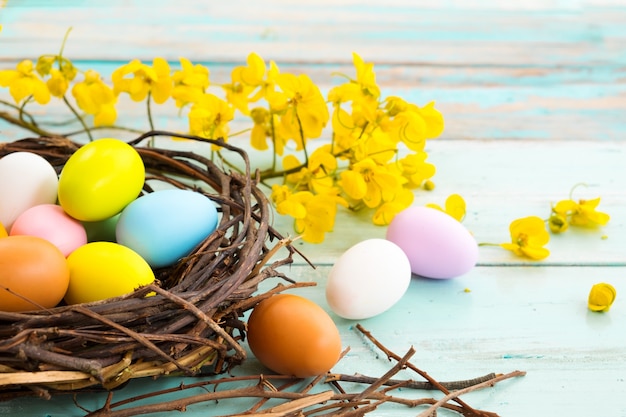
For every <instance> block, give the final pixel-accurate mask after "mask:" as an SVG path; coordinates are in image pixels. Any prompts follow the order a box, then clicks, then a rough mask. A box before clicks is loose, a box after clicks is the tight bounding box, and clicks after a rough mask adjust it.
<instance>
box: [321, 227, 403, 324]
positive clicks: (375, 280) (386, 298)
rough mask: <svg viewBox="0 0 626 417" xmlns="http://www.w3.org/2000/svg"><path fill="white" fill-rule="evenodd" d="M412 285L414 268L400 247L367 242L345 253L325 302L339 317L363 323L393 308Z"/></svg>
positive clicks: (385, 242) (330, 280)
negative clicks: (362, 320)
mask: <svg viewBox="0 0 626 417" xmlns="http://www.w3.org/2000/svg"><path fill="white" fill-rule="evenodd" d="M410 283H411V265H410V263H409V260H408V258H407V256H406V255H405V253H404V252H403V251H402V249H400V247H399V246H398V245H396V244H395V243H393V242H390V241H388V240H385V239H368V240H364V241H362V242H359V243H357V244H356V245H354V246H352V247H351V248H350V249H348V250H347V251H346V252H344V253H343V254H342V255H341V256H340V257H339V259H337V262H335V264H334V265H333V267H332V269H331V270H330V273H329V275H328V282H327V284H326V301H327V302H328V305H329V307H330V308H331V309H332V310H333V311H334V312H335V313H336V314H337V315H339V316H341V317H343V318H346V319H352V320H360V319H366V318H370V317H374V316H376V315H378V314H381V313H383V312H384V311H386V310H388V309H389V308H391V307H392V306H393V305H394V304H396V303H397V302H398V301H399V300H400V299H401V298H402V296H403V295H404V294H405V293H406V291H407V289H408V288H409V284H410Z"/></svg>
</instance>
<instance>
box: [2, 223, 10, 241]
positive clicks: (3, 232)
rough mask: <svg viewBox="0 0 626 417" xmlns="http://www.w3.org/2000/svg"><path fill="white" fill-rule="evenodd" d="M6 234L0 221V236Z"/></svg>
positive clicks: (5, 235)
mask: <svg viewBox="0 0 626 417" xmlns="http://www.w3.org/2000/svg"><path fill="white" fill-rule="evenodd" d="M8 235H9V234H8V233H7V229H5V228H4V225H3V224H2V222H0V238H3V237H7V236H8Z"/></svg>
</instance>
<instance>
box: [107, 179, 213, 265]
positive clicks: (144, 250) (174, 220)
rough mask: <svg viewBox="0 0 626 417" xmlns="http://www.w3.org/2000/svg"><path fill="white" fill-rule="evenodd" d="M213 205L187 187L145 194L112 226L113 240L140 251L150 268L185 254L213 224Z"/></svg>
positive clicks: (167, 263)
mask: <svg viewBox="0 0 626 417" xmlns="http://www.w3.org/2000/svg"><path fill="white" fill-rule="evenodd" d="M217 221H218V214H217V208H216V206H215V204H214V203H213V202H212V201H211V200H210V199H209V198H208V197H206V196H204V195H203V194H201V193H197V192H194V191H190V190H180V189H170V190H160V191H155V192H153V193H149V194H146V195H144V196H142V197H140V198H138V199H137V200H135V201H133V202H132V203H131V204H129V205H128V207H126V208H125V209H124V211H123V212H122V214H121V216H120V218H119V220H118V222H117V226H116V229H115V235H116V239H117V242H118V243H120V244H122V245H124V246H127V247H129V248H131V249H133V250H134V251H135V252H137V253H138V254H140V255H141V256H142V257H143V258H144V259H145V260H146V261H147V262H148V263H149V264H150V266H152V267H153V268H160V267H165V266H169V265H172V264H173V263H175V262H177V261H178V260H179V259H181V258H183V257H185V256H187V255H189V253H191V251H192V250H193V249H194V248H195V247H196V246H197V245H198V244H199V243H200V242H202V241H203V240H204V239H205V238H206V237H207V236H209V235H210V234H211V233H212V232H213V231H214V230H215V229H216V227H217Z"/></svg>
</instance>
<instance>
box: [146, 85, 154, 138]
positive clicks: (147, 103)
mask: <svg viewBox="0 0 626 417" xmlns="http://www.w3.org/2000/svg"><path fill="white" fill-rule="evenodd" d="M151 97H152V93H151V92H150V91H148V97H146V111H147V112H148V123H149V124H150V130H154V121H153V120H152V107H151V106H150V98H151ZM148 147H149V148H154V136H153V137H151V138H150V141H149V142H148Z"/></svg>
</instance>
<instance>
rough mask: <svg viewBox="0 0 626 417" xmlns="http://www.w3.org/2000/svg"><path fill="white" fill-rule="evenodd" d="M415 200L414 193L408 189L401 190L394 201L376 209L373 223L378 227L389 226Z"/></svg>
mask: <svg viewBox="0 0 626 417" xmlns="http://www.w3.org/2000/svg"><path fill="white" fill-rule="evenodd" d="M414 198H415V195H413V192H411V190H409V189H407V188H401V189H400V190H399V191H398V192H397V193H396V196H395V198H394V199H393V200H391V201H389V202H386V203H383V204H381V205H380V207H378V208H377V209H376V211H375V212H374V216H373V217H372V222H373V223H374V224H375V225H377V226H387V225H388V224H389V223H391V221H392V220H393V218H394V217H395V216H396V215H397V214H398V213H400V212H401V211H403V210H404V209H406V208H408V207H409V206H410V205H411V204H412V203H413V200H414Z"/></svg>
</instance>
